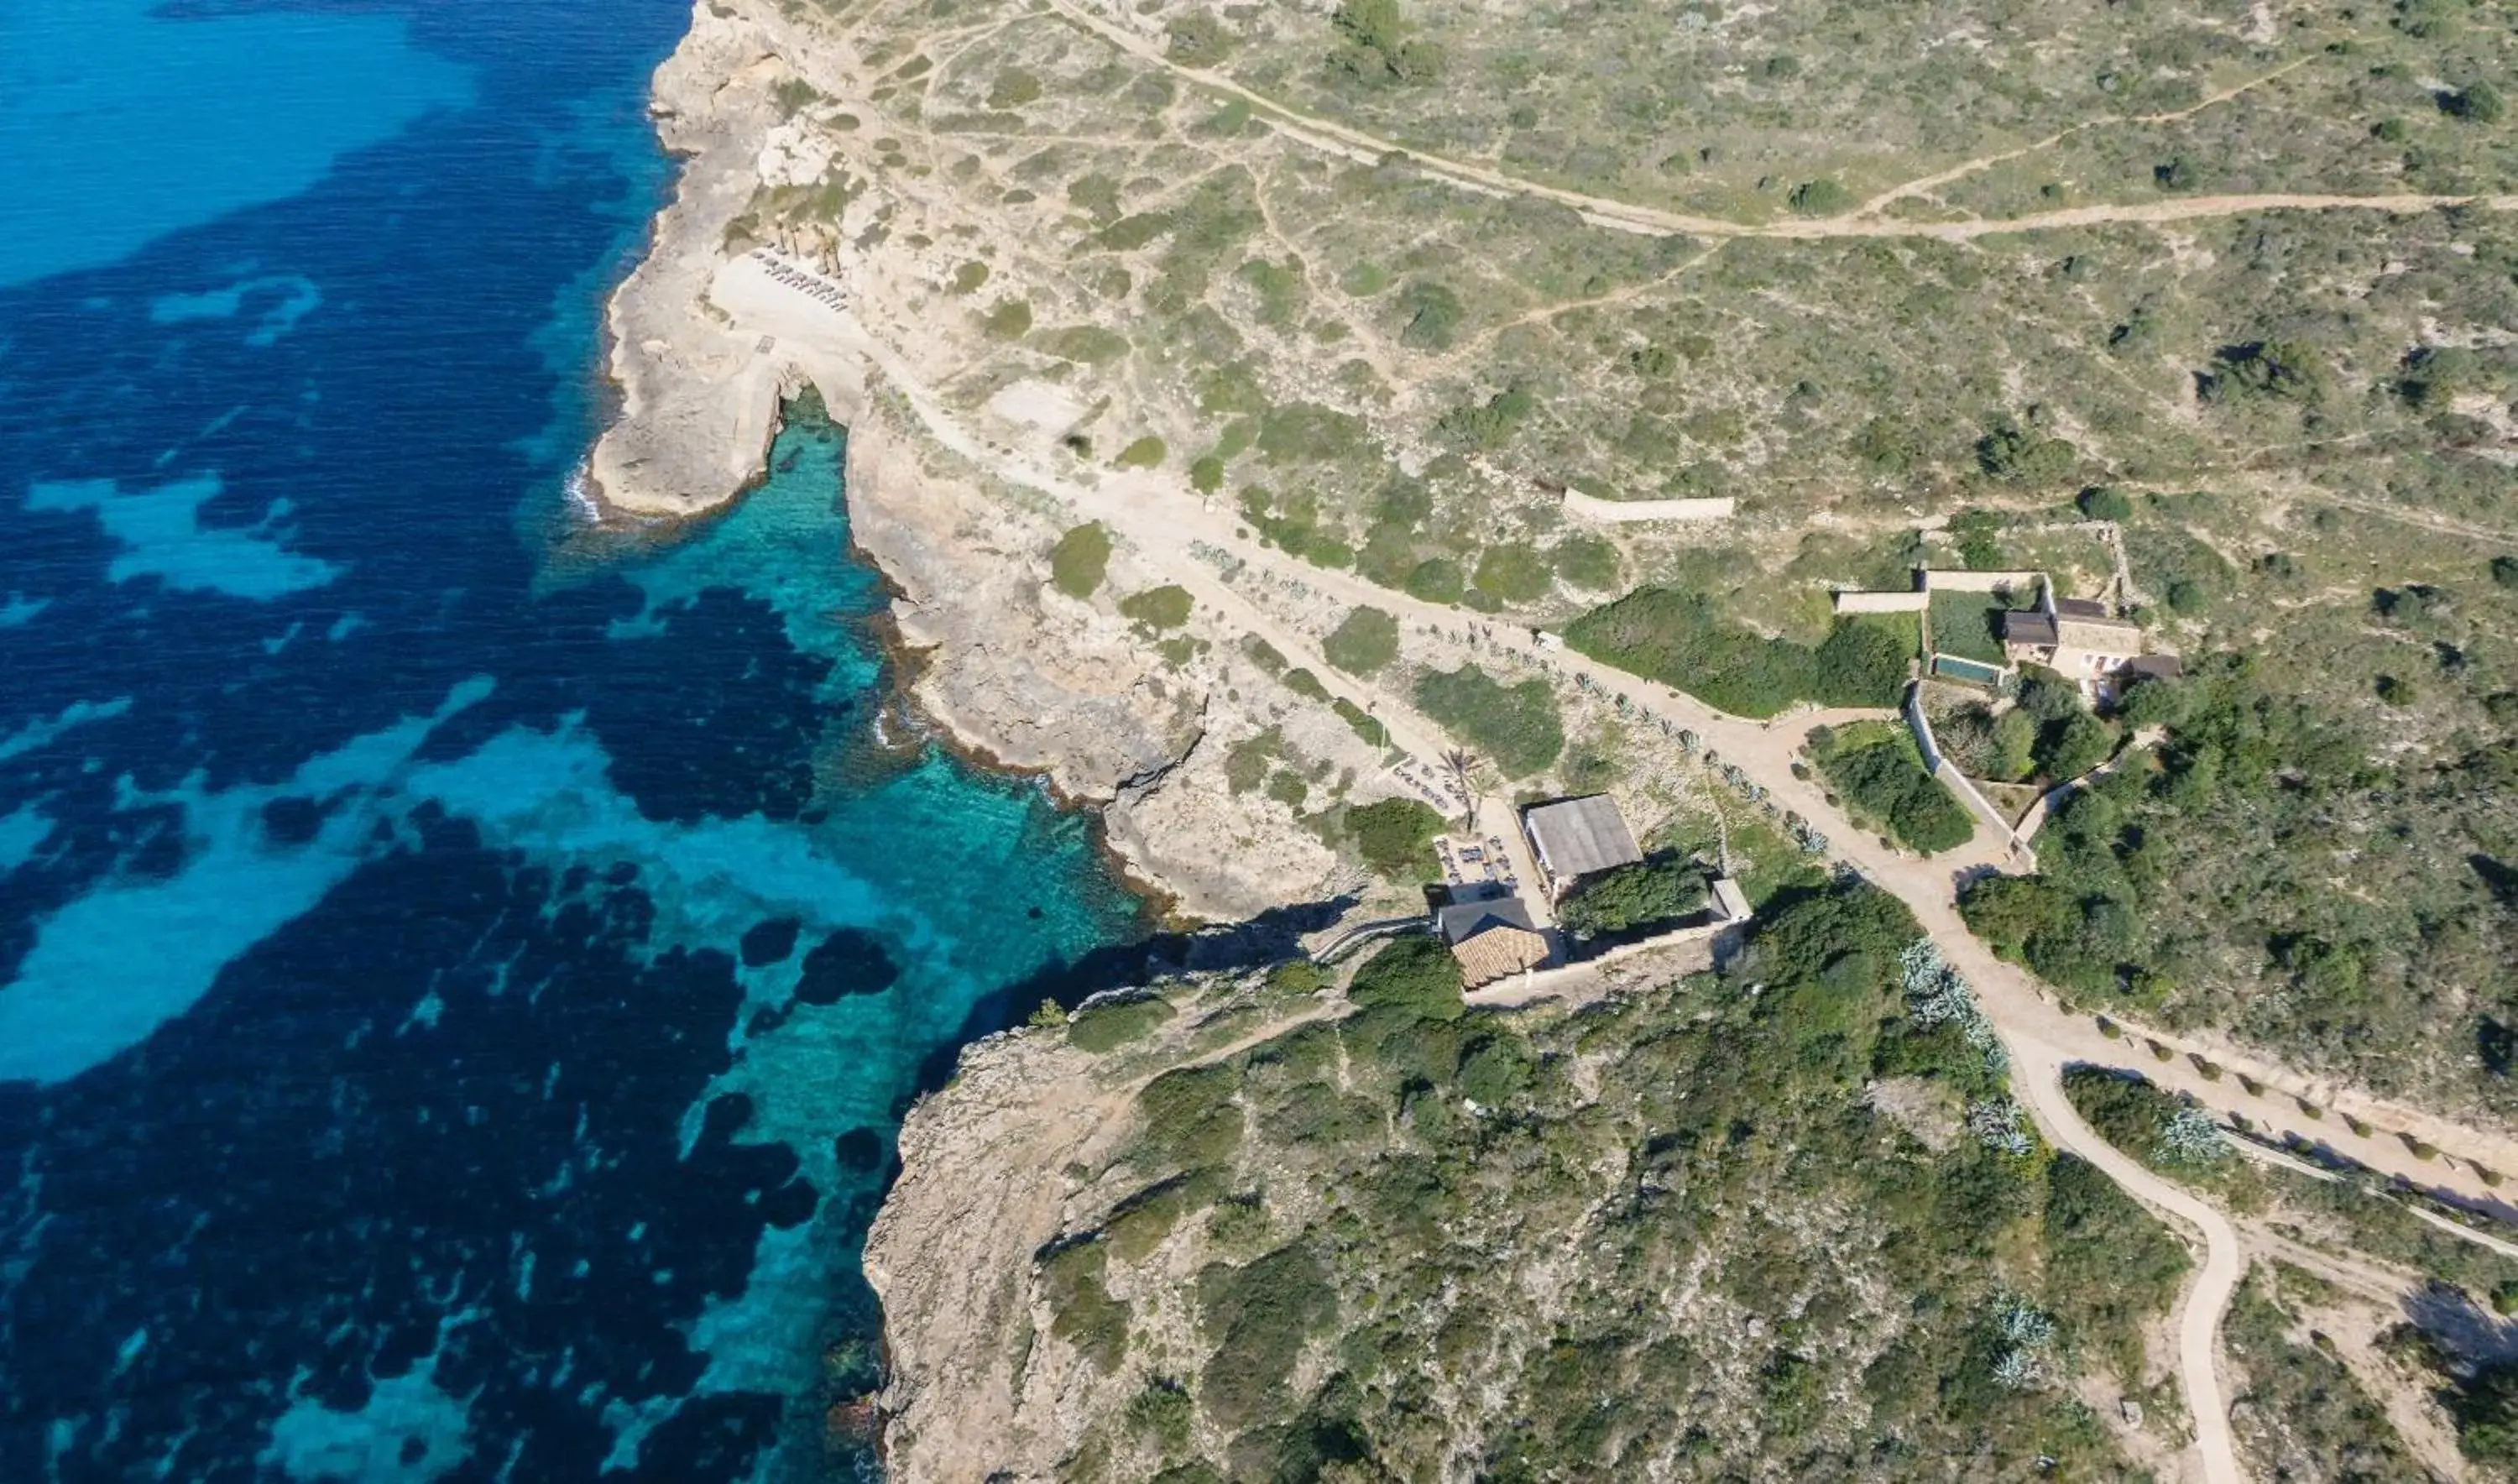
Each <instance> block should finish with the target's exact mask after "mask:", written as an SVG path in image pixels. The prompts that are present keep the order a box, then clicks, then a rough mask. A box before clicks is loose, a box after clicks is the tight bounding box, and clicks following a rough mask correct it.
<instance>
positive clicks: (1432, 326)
mask: <svg viewBox="0 0 2518 1484" xmlns="http://www.w3.org/2000/svg"><path fill="white" fill-rule="evenodd" d="M1392 304H1393V306H1394V308H1395V310H1396V312H1397V313H1398V316H1399V343H1401V344H1402V345H1406V346H1408V347H1410V348H1411V349H1413V350H1427V351H1439V350H1449V349H1451V348H1452V338H1453V336H1454V335H1455V334H1456V333H1458V331H1459V327H1460V319H1461V317H1462V314H1463V310H1462V309H1461V307H1460V296H1459V295H1458V294H1455V293H1454V292H1452V290H1451V289H1449V288H1447V287H1445V286H1444V285H1442V284H1437V283H1435V282H1433V281H1432V280H1430V279H1418V280H1417V281H1415V282H1414V283H1412V284H1409V285H1408V286H1407V287H1406V288H1403V289H1401V290H1400V291H1399V297H1398V298H1397V299H1395V300H1393V301H1392Z"/></svg>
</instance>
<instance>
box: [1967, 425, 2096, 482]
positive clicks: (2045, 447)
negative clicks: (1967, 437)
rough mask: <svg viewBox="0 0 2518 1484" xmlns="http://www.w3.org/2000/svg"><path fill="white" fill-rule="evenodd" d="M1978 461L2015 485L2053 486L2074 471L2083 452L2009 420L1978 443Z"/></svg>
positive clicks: (1976, 443)
mask: <svg viewBox="0 0 2518 1484" xmlns="http://www.w3.org/2000/svg"><path fill="white" fill-rule="evenodd" d="M1975 461H1976V466H1977V467H1979V468H1981V469H1983V470H1984V471H1985V472H1986V473H1988V474H1990V475H1992V476H1993V477H1994V478H1996V479H2001V480H2007V481H2009V482H2011V483H2013V484H2053V483H2054V482H2056V481H2057V480H2059V479H2062V478H2063V477H2064V476H2065V475H2067V474H2069V473H2071V472H2072V468H2073V466H2074V465H2075V464H2078V463H2079V462H2080V461H2081V451H2080V450H2079V449H2077V448H2074V447H2073V446H2072V445H2071V444H2070V443H2068V442H2066V441H2064V440H2063V439H2061V438H2054V437H2049V436H2048V435H2046V434H2044V433H2041V432H2039V431H2037V430H2036V429H2035V428H2033V427H2026V426H2022V425H2021V424H2020V423H2019V422H2016V421H2014V420H2012V419H2011V418H2008V417H2006V418H2003V419H2002V420H2001V421H1999V422H1996V423H1995V424H1994V425H1993V426H1992V427H1990V428H1988V429H1986V430H1985V434H1984V436H1983V437H1981V438H1979V439H1977V440H1976V441H1975Z"/></svg>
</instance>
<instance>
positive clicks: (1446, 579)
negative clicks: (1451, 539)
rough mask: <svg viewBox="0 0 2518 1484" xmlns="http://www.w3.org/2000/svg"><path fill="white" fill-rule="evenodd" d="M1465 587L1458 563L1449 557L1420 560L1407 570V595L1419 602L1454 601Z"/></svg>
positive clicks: (1466, 585)
mask: <svg viewBox="0 0 2518 1484" xmlns="http://www.w3.org/2000/svg"><path fill="white" fill-rule="evenodd" d="M1467 587H1468V584H1467V582H1466V581H1465V580H1463V579H1462V577H1461V575H1460V564H1459V563H1458V562H1455V561H1453V560H1452V559H1450V558H1449V557H1443V556H1437V557H1435V558H1433V559H1432V560H1430V561H1421V562H1418V563H1417V564H1416V565H1415V566H1413V567H1411V568H1410V569H1409V571H1408V582H1407V589H1408V595H1409V596H1410V597H1412V598H1415V599H1417V600H1418V601H1419V602H1427V603H1456V602H1458V601H1459V600H1460V594H1461V592H1462V591H1463V590H1465V589H1467Z"/></svg>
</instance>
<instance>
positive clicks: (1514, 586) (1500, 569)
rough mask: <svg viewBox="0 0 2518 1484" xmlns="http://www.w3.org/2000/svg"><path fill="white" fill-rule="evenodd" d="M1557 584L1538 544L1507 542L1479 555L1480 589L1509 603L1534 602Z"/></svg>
mask: <svg viewBox="0 0 2518 1484" xmlns="http://www.w3.org/2000/svg"><path fill="white" fill-rule="evenodd" d="M1555 583H1556V573H1555V570H1554V569H1553V568H1551V567H1549V566H1548V564H1547V559H1546V558H1545V557H1543V556H1541V555H1540V554H1539V550H1538V548H1537V547H1535V546H1529V545H1527V544H1525V543H1522V542H1504V543H1501V544H1499V545H1497V546H1489V547H1487V548H1486V550H1485V551H1483V552H1481V553H1479V556H1478V575H1477V585H1478V590H1479V591H1481V592H1486V593H1489V594H1492V595H1493V596H1495V597H1497V598H1499V599H1501V600H1502V601H1504V602H1507V603H1535V602H1538V601H1539V600H1540V599H1541V598H1543V597H1545V596H1546V595H1547V593H1548V589H1551V588H1553V587H1554V586H1555Z"/></svg>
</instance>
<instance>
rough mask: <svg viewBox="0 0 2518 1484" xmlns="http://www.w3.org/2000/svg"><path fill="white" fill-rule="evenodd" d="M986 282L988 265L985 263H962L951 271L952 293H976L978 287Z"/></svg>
mask: <svg viewBox="0 0 2518 1484" xmlns="http://www.w3.org/2000/svg"><path fill="white" fill-rule="evenodd" d="M986 282H988V265H987V264H985V263H964V264H963V265H962V266H961V267H959V268H956V269H954V270H953V292H955V293H957V294H968V293H977V292H978V291H979V285H980V284H985V283H986Z"/></svg>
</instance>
